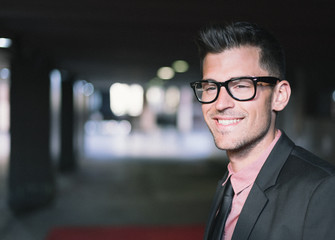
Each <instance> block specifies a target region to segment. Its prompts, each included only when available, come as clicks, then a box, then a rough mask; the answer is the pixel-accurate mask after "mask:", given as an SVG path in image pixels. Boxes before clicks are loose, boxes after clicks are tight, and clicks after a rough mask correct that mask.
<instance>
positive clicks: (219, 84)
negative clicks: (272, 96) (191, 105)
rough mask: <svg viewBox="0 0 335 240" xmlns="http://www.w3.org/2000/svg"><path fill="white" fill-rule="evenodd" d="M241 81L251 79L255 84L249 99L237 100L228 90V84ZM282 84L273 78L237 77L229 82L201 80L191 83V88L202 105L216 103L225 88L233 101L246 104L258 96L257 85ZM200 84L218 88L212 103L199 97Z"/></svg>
mask: <svg viewBox="0 0 335 240" xmlns="http://www.w3.org/2000/svg"><path fill="white" fill-rule="evenodd" d="M240 79H250V80H252V82H253V84H254V89H255V91H254V94H253V96H252V97H250V98H247V99H238V98H236V97H235V96H233V94H232V93H231V92H230V90H229V88H228V84H229V83H230V82H232V81H236V80H240ZM278 81H279V82H280V81H281V80H280V79H279V78H277V77H272V76H260V77H235V78H230V79H229V80H227V81H224V82H218V81H215V80H213V79H207V80H200V81H195V82H191V83H190V86H191V88H192V89H193V91H194V94H195V96H196V98H197V100H198V101H199V102H200V103H202V104H210V103H213V102H215V101H216V100H217V99H218V97H219V94H220V90H221V87H225V89H226V91H227V93H228V94H229V96H231V97H232V98H233V99H235V100H237V101H241V102H244V101H250V100H252V99H254V98H255V96H256V92H257V84H258V83H260V82H264V83H268V84H271V85H276V83H277V82H278ZM199 83H214V84H215V85H216V86H217V93H216V97H215V98H214V99H213V100H212V101H209V102H204V101H201V100H200V99H199V98H198V96H197V93H196V90H195V89H196V84H199Z"/></svg>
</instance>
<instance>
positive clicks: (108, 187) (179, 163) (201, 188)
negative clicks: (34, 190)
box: [0, 158, 225, 240]
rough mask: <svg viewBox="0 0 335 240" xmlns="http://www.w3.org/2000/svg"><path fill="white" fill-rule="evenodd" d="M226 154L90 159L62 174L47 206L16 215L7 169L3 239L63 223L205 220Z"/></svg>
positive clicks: (27, 238)
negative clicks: (8, 189) (192, 157)
mask: <svg viewBox="0 0 335 240" xmlns="http://www.w3.org/2000/svg"><path fill="white" fill-rule="evenodd" d="M224 171H225V161H224V160H222V159H206V160H201V159H197V160H185V159H182V160H178V159H175V158H174V159H154V158H151V159H149V160H148V159H136V158H132V159H125V158H121V159H113V160H107V159H104V160H103V161H96V160H93V159H86V160H82V161H81V162H80V167H79V169H78V170H77V171H76V172H75V173H72V174H68V175H61V174H58V176H57V188H58V192H57V197H56V199H55V200H54V202H53V203H52V204H51V205H49V206H48V207H46V208H43V209H39V210H36V211H34V212H32V213H30V214H26V215H22V216H14V215H12V214H11V212H10V211H9V210H8V208H7V205H6V200H5V199H6V174H5V173H6V171H5V166H2V170H1V174H0V175H1V179H0V180H1V181H0V194H1V195H0V214H1V217H0V239H1V240H22V239H24V240H44V239H45V237H46V235H47V233H48V232H49V231H50V229H52V228H54V227H58V226H120V225H136V226H137V225H175V224H202V223H205V221H206V219H207V214H208V211H209V207H210V204H211V200H212V196H213V194H214V190H215V187H216V183H217V181H218V180H219V178H220V177H222V175H223V174H224Z"/></svg>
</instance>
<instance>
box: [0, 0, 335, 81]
mask: <svg viewBox="0 0 335 240" xmlns="http://www.w3.org/2000/svg"><path fill="white" fill-rule="evenodd" d="M334 10H335V8H334V3H333V1H331V0H318V1H310V0H309V1H292V0H282V1H268V0H267V1H266V0H257V1H256V0H255V1H252V0H209V1H197V0H169V1H165V0H164V1H159V0H141V1H130V0H118V1H116V0H114V1H113V0H94V1H93V0H92V1H91V0H82V1H76V0H73V1H69V0H56V1H55V0H53V1H49V0H34V1H27V0H4V1H2V3H1V5H0V35H1V34H3V35H4V34H5V35H6V34H7V35H8V34H9V35H10V36H12V37H14V38H16V39H18V40H19V41H20V42H21V43H23V44H25V45H26V46H33V47H35V48H37V49H39V50H40V52H43V53H45V54H46V55H47V56H48V57H49V58H50V59H51V60H52V61H53V62H54V64H55V66H56V67H59V68H62V69H67V70H69V71H70V72H72V73H74V74H76V76H77V77H78V78H82V79H87V80H89V81H96V82H97V83H98V82H100V83H102V82H106V81H111V79H114V80H115V79H118V80H119V81H148V80H149V79H151V78H153V77H155V75H156V71H157V69H158V67H160V66H163V65H170V64H171V63H172V61H173V60H175V59H185V60H187V61H189V62H190V65H191V70H192V71H191V72H192V74H191V75H188V77H189V78H192V77H194V76H195V75H197V74H198V59H197V52H196V47H195V45H194V43H193V38H194V36H195V34H196V31H197V30H198V28H199V27H200V26H202V25H204V24H205V23H208V22H211V21H215V22H224V21H232V20H243V21H252V22H257V23H259V24H261V25H263V26H265V27H267V28H268V29H269V30H271V31H272V32H273V33H274V34H275V35H276V36H277V37H278V38H279V39H280V41H281V42H282V43H283V45H284V47H285V49H286V51H287V56H288V64H289V65H290V64H291V65H294V66H297V65H298V66H299V67H302V68H304V66H307V65H308V66H310V65H312V64H314V63H315V64H318V65H322V64H323V63H325V64H326V65H327V64H331V65H333V64H334V57H333V56H334V53H335V47H334V43H333V42H334V41H333V36H335V27H334V20H335V17H334Z"/></svg>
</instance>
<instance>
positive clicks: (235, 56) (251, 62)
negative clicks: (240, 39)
mask: <svg viewBox="0 0 335 240" xmlns="http://www.w3.org/2000/svg"><path fill="white" fill-rule="evenodd" d="M259 58H260V49H259V48H257V47H252V46H243V47H238V48H232V49H228V50H225V51H223V52H221V53H209V54H207V55H206V57H205V58H204V62H203V78H204V79H208V78H212V79H215V80H218V81H224V80H227V79H229V78H232V77H241V76H264V75H265V76H266V75H268V72H267V71H266V70H264V69H262V68H261V66H260V64H259Z"/></svg>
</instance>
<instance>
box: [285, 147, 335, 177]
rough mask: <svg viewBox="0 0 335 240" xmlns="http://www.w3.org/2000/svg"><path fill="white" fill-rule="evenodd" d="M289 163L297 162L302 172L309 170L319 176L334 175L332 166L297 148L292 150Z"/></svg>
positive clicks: (334, 167) (334, 171)
mask: <svg viewBox="0 0 335 240" xmlns="http://www.w3.org/2000/svg"><path fill="white" fill-rule="evenodd" d="M289 162H297V163H299V165H300V166H301V167H303V170H310V171H313V172H316V173H319V174H320V175H325V176H330V175H335V166H334V165H332V164H331V163H329V162H327V161H325V160H323V159H321V158H319V157H318V156H316V155H314V154H313V153H311V152H309V151H308V150H306V149H304V148H302V147H299V146H296V147H294V148H293V151H292V152H291V155H290V157H289Z"/></svg>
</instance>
